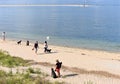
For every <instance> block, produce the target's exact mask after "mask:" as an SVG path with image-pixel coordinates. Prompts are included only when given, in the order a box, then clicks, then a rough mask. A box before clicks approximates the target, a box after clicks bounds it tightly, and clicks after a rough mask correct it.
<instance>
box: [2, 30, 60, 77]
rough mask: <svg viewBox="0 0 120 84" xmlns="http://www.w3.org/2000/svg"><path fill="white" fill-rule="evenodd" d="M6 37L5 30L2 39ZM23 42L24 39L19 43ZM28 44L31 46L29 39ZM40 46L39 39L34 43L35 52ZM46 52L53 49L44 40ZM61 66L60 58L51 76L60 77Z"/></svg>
mask: <svg viewBox="0 0 120 84" xmlns="http://www.w3.org/2000/svg"><path fill="white" fill-rule="evenodd" d="M5 38H6V35H5V32H2V40H3V41H5ZM21 42H22V40H20V41H18V42H17V44H21ZM26 46H29V40H27V42H26ZM38 48H39V43H38V41H36V42H35V43H34V46H33V48H32V50H35V53H36V54H37V52H38ZM44 52H45V53H46V52H51V49H48V44H47V41H45V42H44ZM61 66H62V62H59V60H56V68H55V70H54V69H53V68H51V76H52V77H53V78H58V77H60V76H61V75H60V69H61ZM55 71H56V72H57V75H56V73H55Z"/></svg>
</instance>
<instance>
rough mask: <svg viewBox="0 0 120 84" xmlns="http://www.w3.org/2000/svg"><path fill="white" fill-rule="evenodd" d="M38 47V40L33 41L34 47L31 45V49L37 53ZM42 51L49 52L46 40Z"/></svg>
mask: <svg viewBox="0 0 120 84" xmlns="http://www.w3.org/2000/svg"><path fill="white" fill-rule="evenodd" d="M38 48H39V45H38V41H36V42H35V43H34V47H33V49H32V50H35V53H37V51H38ZM44 52H45V53H46V52H49V53H50V52H51V49H48V44H47V41H45V42H44Z"/></svg>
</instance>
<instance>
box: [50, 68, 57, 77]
mask: <svg viewBox="0 0 120 84" xmlns="http://www.w3.org/2000/svg"><path fill="white" fill-rule="evenodd" d="M51 76H52V77H53V78H57V75H56V73H55V71H54V69H53V68H51Z"/></svg>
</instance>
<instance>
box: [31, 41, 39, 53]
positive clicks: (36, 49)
mask: <svg viewBox="0 0 120 84" xmlns="http://www.w3.org/2000/svg"><path fill="white" fill-rule="evenodd" d="M38 48H39V46H38V41H36V42H35V44H34V48H33V49H32V50H34V49H35V53H37V51H38Z"/></svg>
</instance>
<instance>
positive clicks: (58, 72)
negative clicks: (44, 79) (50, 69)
mask: <svg viewBox="0 0 120 84" xmlns="http://www.w3.org/2000/svg"><path fill="white" fill-rule="evenodd" d="M61 66H62V62H59V60H56V69H55V71H56V72H57V75H58V77H60V69H61Z"/></svg>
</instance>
